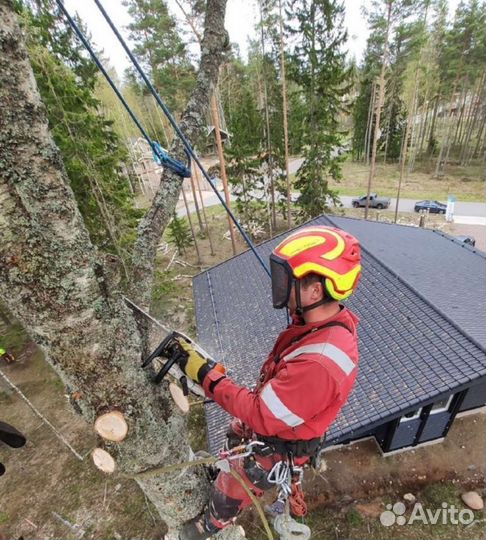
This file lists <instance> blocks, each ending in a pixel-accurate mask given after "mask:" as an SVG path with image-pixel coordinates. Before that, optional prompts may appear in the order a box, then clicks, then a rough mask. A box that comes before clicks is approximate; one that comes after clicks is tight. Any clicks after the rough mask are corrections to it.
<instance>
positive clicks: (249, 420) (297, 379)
mask: <svg viewBox="0 0 486 540" xmlns="http://www.w3.org/2000/svg"><path fill="white" fill-rule="evenodd" d="M358 321H359V319H358V317H357V316H356V315H354V313H352V312H351V311H350V310H349V309H347V308H345V307H341V311H340V312H339V313H338V314H337V315H335V316H334V317H331V318H329V319H327V320H325V321H319V322H315V323H310V324H302V323H301V322H300V323H299V322H298V321H297V320H296V321H294V322H293V323H292V324H290V325H289V326H288V327H287V328H286V329H285V330H284V331H283V332H282V333H281V334H280V335H279V337H278V339H277V341H276V342H275V345H274V347H273V350H272V352H271V353H270V355H269V356H268V359H267V360H266V362H265V363H264V364H263V366H262V369H261V372H260V381H259V382H258V384H257V387H256V388H255V390H249V389H247V388H245V387H242V386H239V385H237V384H236V383H235V382H233V381H232V380H231V379H230V378H228V377H224V376H223V375H221V374H220V373H218V372H215V370H213V372H209V373H208V374H207V376H206V377H205V379H204V384H203V386H204V390H205V391H206V394H207V395H208V397H211V398H212V399H214V401H216V402H217V403H219V405H221V407H223V409H225V410H226V411H227V412H229V413H230V414H231V415H233V416H235V417H236V418H239V419H240V420H241V421H242V422H244V423H245V424H246V425H247V426H248V427H250V428H251V429H252V430H253V431H254V432H255V433H257V434H259V435H263V436H272V437H278V438H280V439H284V440H309V439H313V438H315V437H322V436H323V435H324V433H325V432H326V431H327V429H328V427H329V425H330V424H331V423H332V422H333V420H334V419H335V418H336V416H337V415H338V413H339V411H340V410H341V408H342V406H343V405H344V403H345V402H346V400H347V398H348V396H349V393H350V392H351V388H352V386H353V384H354V381H355V380H356V375H357V371H358V370H357V366H358V338H357V332H356V327H357V324H358ZM331 322H340V323H343V324H344V325H346V327H347V328H349V330H348V329H346V328H343V327H342V326H331V327H328V328H323V329H319V328H318V327H320V326H322V325H323V324H326V323H331ZM219 379H221V380H219Z"/></svg>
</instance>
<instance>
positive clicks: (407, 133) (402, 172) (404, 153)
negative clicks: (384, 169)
mask: <svg viewBox="0 0 486 540" xmlns="http://www.w3.org/2000/svg"><path fill="white" fill-rule="evenodd" d="M417 79H418V70H417V71H416V72H415V86H414V90H413V95H412V101H411V104H410V107H409V114H408V118H407V125H406V128H405V134H404V136H403V139H402V147H401V152H400V177H399V179H398V190H397V200H396V203H395V223H396V222H397V219H398V205H399V203H400V192H401V189H402V182H403V179H404V177H405V165H406V163H407V152H408V138H409V136H410V130H411V128H412V124H413V122H414V121H415V99H416V96H417V83H418V81H417Z"/></svg>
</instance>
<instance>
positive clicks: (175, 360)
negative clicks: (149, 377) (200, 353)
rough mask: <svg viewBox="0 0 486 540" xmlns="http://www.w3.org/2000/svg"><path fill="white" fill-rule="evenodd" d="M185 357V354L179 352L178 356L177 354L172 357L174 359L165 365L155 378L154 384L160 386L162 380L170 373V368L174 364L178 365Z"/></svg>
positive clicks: (170, 359)
mask: <svg viewBox="0 0 486 540" xmlns="http://www.w3.org/2000/svg"><path fill="white" fill-rule="evenodd" d="M184 356H185V354H184V353H182V352H179V353H178V354H175V355H174V356H172V358H169V359H168V360H167V362H166V363H165V364H164V366H163V367H162V369H161V370H160V371H159V372H158V373H157V375H156V376H155V379H154V382H155V383H156V384H159V383H160V382H161V381H162V379H163V378H164V377H165V376H166V375H167V373H169V371H170V368H171V367H172V366H173V365H174V364H178V363H179V360H182V359H183V358H184Z"/></svg>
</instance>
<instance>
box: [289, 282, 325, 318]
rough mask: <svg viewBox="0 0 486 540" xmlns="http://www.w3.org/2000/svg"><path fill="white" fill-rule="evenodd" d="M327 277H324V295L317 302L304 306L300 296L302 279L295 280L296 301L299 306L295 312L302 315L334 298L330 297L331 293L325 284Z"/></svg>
mask: <svg viewBox="0 0 486 540" xmlns="http://www.w3.org/2000/svg"><path fill="white" fill-rule="evenodd" d="M325 281H326V278H322V281H321V284H322V290H323V293H324V296H323V297H322V298H321V299H320V300H318V301H317V302H314V303H313V304H309V305H308V306H302V300H301V297H300V280H298V279H296V280H295V282H294V283H295V303H296V304H297V308H296V310H295V314H296V315H298V316H299V317H302V315H303V314H304V313H306V312H307V311H310V310H311V309H314V308H316V307H319V306H322V305H323V304H327V303H328V302H330V301H331V300H332V298H330V297H329V295H328V294H327V292H326V285H325Z"/></svg>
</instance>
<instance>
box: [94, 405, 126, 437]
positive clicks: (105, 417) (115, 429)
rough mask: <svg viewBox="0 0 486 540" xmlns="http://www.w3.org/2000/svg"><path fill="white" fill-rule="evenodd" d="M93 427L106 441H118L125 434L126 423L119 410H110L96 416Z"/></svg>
mask: <svg viewBox="0 0 486 540" xmlns="http://www.w3.org/2000/svg"><path fill="white" fill-rule="evenodd" d="M94 428H95V431H96V433H98V435H101V436H102V437H103V439H107V440H108V441H115V442H120V441H123V439H124V438H125V437H126V436H127V433H128V425H127V422H126V420H125V417H124V416H123V414H122V413H121V412H120V411H111V412H109V413H106V414H102V415H101V416H98V418H97V419H96V420H95V424H94Z"/></svg>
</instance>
